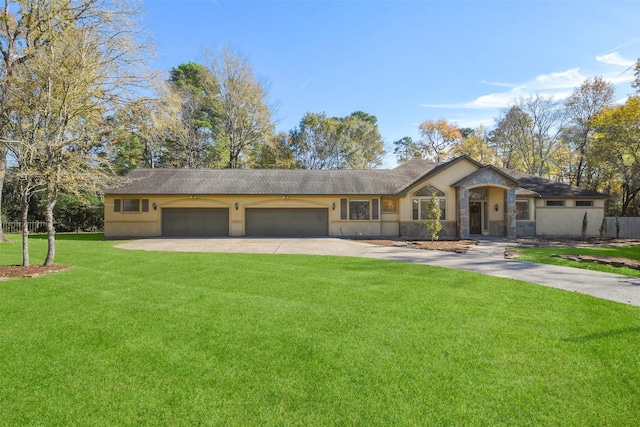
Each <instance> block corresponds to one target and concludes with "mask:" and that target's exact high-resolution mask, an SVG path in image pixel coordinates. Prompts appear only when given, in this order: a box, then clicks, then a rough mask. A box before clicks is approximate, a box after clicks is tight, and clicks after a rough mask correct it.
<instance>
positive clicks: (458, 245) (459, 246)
mask: <svg viewBox="0 0 640 427" xmlns="http://www.w3.org/2000/svg"><path fill="white" fill-rule="evenodd" d="M358 241H359V242H362V243H369V244H372V245H378V246H395V247H404V248H411V249H426V250H432V251H446V252H456V253H459V254H464V253H467V251H468V250H469V248H470V247H471V246H474V245H477V244H478V242H477V241H475V240H435V241H431V240H403V239H360V240H358Z"/></svg>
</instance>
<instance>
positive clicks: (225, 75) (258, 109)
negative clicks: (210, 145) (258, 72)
mask: <svg viewBox="0 0 640 427" xmlns="http://www.w3.org/2000/svg"><path fill="white" fill-rule="evenodd" d="M205 55H206V61H207V63H206V66H207V68H208V69H209V71H210V72H211V75H212V76H213V78H214V80H215V84H216V85H217V93H218V95H217V96H218V101H219V105H220V107H219V108H220V111H219V119H220V121H221V123H222V129H223V134H224V137H225V138H226V139H227V141H228V144H229V167H230V168H238V167H241V166H242V164H243V162H244V161H245V160H246V158H247V156H248V152H249V151H250V150H252V149H254V148H255V147H257V146H258V144H259V143H260V142H261V141H263V140H264V139H265V137H266V136H267V135H270V134H271V133H273V127H274V125H273V123H272V115H273V107H272V106H271V105H269V103H268V91H267V86H266V83H265V82H263V81H261V80H260V79H258V78H257V77H256V76H255V74H254V72H253V65H251V64H250V63H249V61H248V60H247V58H245V57H244V56H242V55H240V54H238V53H237V52H235V51H233V50H232V49H231V48H229V47H224V48H222V49H220V50H219V51H211V50H210V51H207V52H206V53H205Z"/></svg>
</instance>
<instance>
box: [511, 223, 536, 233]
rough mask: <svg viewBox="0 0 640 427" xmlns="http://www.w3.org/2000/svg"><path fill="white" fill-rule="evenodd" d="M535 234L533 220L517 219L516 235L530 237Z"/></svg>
mask: <svg viewBox="0 0 640 427" xmlns="http://www.w3.org/2000/svg"><path fill="white" fill-rule="evenodd" d="M535 235H536V222H535V221H517V222H516V236H518V237H530V236H535Z"/></svg>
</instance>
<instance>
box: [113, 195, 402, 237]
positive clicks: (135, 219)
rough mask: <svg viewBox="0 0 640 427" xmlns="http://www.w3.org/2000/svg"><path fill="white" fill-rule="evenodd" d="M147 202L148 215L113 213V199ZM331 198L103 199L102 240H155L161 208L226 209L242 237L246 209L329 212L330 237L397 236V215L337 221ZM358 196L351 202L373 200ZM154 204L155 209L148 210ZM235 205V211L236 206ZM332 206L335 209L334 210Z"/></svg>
mask: <svg viewBox="0 0 640 427" xmlns="http://www.w3.org/2000/svg"><path fill="white" fill-rule="evenodd" d="M116 198H119V199H123V198H127V199H135V198H139V199H149V212H114V211H113V204H114V202H113V201H114V199H116ZM341 198H345V197H332V196H287V198H284V197H282V196H223V197H220V196H203V195H199V196H148V195H126V196H113V195H109V196H106V197H105V237H106V238H116V237H158V236H161V234H162V209H163V208H227V209H229V230H230V235H231V236H244V234H245V229H244V223H245V217H244V214H245V209H248V208H326V209H328V212H329V224H328V227H329V234H330V235H331V236H381V235H386V236H397V235H398V233H399V231H398V222H397V218H398V216H399V213H396V214H381V215H380V219H379V220H369V221H352V220H341V219H340V199H341ZM346 198H347V199H349V197H346ZM373 198H378V199H379V197H375V196H357V197H353V199H358V200H362V199H373ZM153 203H155V204H156V206H157V210H153V208H152V207H151V206H152V205H153ZM236 203H238V209H237V210H236V209H235V204H236ZM334 204H335V209H334Z"/></svg>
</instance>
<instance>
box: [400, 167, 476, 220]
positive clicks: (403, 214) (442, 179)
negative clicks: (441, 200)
mask: <svg viewBox="0 0 640 427" xmlns="http://www.w3.org/2000/svg"><path fill="white" fill-rule="evenodd" d="M476 170H478V166H476V165H475V164H473V163H471V162H470V161H468V160H466V159H461V160H460V161H459V162H457V163H455V164H454V165H452V166H450V167H448V168H446V169H444V170H443V171H441V172H440V173H438V174H436V175H434V176H432V177H429V179H427V180H426V181H420V182H419V183H417V184H416V185H414V186H413V187H410V188H409V190H408V191H407V194H406V196H405V197H402V198H401V199H400V203H399V205H400V221H403V222H404V221H413V218H412V216H411V215H412V211H411V194H412V193H413V192H414V191H416V190H418V189H420V188H421V187H423V186H424V185H426V184H431V185H433V186H434V187H436V188H437V189H438V190H440V191H442V192H444V193H445V194H446V206H447V217H446V220H447V221H455V219H456V189H455V188H454V187H452V186H451V184H454V183H456V182H458V181H460V180H461V179H462V178H464V177H465V176H467V175H469V174H470V173H473V172H475V171H476ZM416 222H419V221H416Z"/></svg>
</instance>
